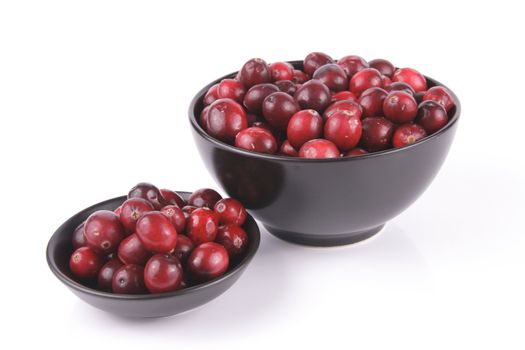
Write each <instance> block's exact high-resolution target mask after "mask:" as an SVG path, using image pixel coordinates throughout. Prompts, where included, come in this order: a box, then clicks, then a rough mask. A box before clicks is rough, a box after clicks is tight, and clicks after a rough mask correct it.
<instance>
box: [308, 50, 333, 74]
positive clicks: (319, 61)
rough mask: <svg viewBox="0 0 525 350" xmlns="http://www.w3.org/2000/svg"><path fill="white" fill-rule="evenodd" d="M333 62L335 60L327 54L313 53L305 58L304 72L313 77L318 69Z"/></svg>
mask: <svg viewBox="0 0 525 350" xmlns="http://www.w3.org/2000/svg"><path fill="white" fill-rule="evenodd" d="M333 62H334V60H333V59H332V57H330V56H328V55H327V54H325V53H322V52H312V53H309V54H308V55H307V56H306V57H305V59H304V62H303V66H304V68H303V70H304V72H305V73H306V74H308V75H309V76H312V74H314V72H315V71H316V70H317V68H319V67H321V66H324V65H325V64H328V63H333Z"/></svg>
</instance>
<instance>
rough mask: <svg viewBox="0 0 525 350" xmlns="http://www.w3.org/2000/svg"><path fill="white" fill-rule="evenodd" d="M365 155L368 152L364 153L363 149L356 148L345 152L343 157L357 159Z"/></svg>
mask: <svg viewBox="0 0 525 350" xmlns="http://www.w3.org/2000/svg"><path fill="white" fill-rule="evenodd" d="M367 153H368V152H367V151H365V150H364V149H362V148H359V147H356V148H354V149H351V150H350V151H348V152H346V154H345V156H346V157H358V156H362V155H363V154H367Z"/></svg>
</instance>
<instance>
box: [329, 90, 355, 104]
mask: <svg viewBox="0 0 525 350" xmlns="http://www.w3.org/2000/svg"><path fill="white" fill-rule="evenodd" d="M344 100H351V101H357V98H356V97H355V95H354V94H353V93H351V92H350V91H339V92H336V93H333V94H332V99H331V100H330V102H332V103H334V102H337V101H344Z"/></svg>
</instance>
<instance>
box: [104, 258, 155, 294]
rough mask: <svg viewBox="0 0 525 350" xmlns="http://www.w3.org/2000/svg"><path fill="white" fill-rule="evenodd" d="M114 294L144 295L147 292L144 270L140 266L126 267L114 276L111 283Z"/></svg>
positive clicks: (121, 268)
mask: <svg viewBox="0 0 525 350" xmlns="http://www.w3.org/2000/svg"><path fill="white" fill-rule="evenodd" d="M111 289H112V290H113V293H119V294H144V293H146V292H147V289H146V286H145V284H144V268H143V267H142V266H139V265H124V266H122V267H120V268H119V269H118V270H117V271H115V273H114V274H113V281H112V282H111Z"/></svg>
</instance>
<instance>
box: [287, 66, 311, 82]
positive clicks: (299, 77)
mask: <svg viewBox="0 0 525 350" xmlns="http://www.w3.org/2000/svg"><path fill="white" fill-rule="evenodd" d="M291 80H292V82H294V83H295V84H303V83H306V82H307V81H308V75H306V73H305V72H303V71H302V70H299V69H294V70H293V77H292V79H291Z"/></svg>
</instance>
